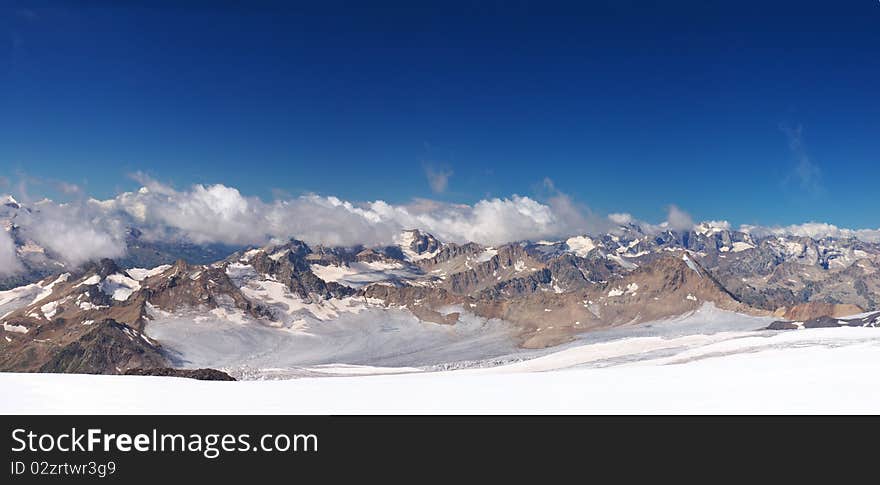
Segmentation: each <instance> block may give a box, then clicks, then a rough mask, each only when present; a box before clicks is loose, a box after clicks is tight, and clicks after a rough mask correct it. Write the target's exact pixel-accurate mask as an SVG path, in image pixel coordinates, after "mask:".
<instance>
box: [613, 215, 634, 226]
mask: <svg viewBox="0 0 880 485" xmlns="http://www.w3.org/2000/svg"><path fill="white" fill-rule="evenodd" d="M608 220H610V221H611V222H613V223H615V224H618V225H621V226H623V225H626V224H629V223H631V222H633V220H634V219H633V216H632V214H627V213H626V212H617V213H613V214H608Z"/></svg>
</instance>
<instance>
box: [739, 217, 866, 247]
mask: <svg viewBox="0 0 880 485" xmlns="http://www.w3.org/2000/svg"><path fill="white" fill-rule="evenodd" d="M740 231H742V232H747V233H749V234H752V235H754V236H759V237H761V236H800V237H809V238H813V239H822V238H825V237H834V238H856V239H859V240H861V241H865V242H871V243H880V229H846V228H841V227H837V226H835V225H834V224H828V223H825V222H807V223H805V224H792V225H789V226H752V225H743V226H740Z"/></svg>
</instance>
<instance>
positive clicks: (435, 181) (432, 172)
mask: <svg viewBox="0 0 880 485" xmlns="http://www.w3.org/2000/svg"><path fill="white" fill-rule="evenodd" d="M425 177H427V179H428V185H430V186H431V191H433V192H434V193H435V194H442V193H443V192H446V189H447V187H449V177H452V170H437V169H435V168H433V167H431V166H428V165H426V166H425Z"/></svg>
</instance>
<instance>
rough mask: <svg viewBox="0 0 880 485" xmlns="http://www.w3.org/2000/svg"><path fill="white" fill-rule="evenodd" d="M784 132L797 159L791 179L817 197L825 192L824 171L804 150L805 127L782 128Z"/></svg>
mask: <svg viewBox="0 0 880 485" xmlns="http://www.w3.org/2000/svg"><path fill="white" fill-rule="evenodd" d="M781 129H782V131H784V132H785V134H786V135H787V136H788V147H789V149H790V150H791V153H792V155H793V156H794V157H795V165H794V167H792V170H791V174H790V175H789V178H794V179H795V180H796V181H797V183H798V185H799V186H800V188H801V189H803V190H804V191H806V192H808V193H810V194H813V195H817V194H820V193H822V192H823V191H824V186H823V184H822V169H821V168H820V167H819V164H817V163H816V162H814V161H813V160H812V159H811V158H810V155H809V154H808V153H807V150H806V148H804V142H803V127H802V126H801V125H798V126H796V127H794V128H791V127H788V126H785V125H783V126H781Z"/></svg>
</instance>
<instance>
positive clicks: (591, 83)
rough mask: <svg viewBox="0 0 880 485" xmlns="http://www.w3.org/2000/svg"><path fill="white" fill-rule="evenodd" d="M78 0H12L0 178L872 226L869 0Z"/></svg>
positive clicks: (1, 67) (48, 188)
mask: <svg viewBox="0 0 880 485" xmlns="http://www.w3.org/2000/svg"><path fill="white" fill-rule="evenodd" d="M75 3H76V2H62V3H59V4H58V5H55V6H53V8H45V7H46V4H45V2H43V3H41V4H40V6H39V8H35V7H34V6H33V5H27V4H25V3H17V4H16V3H13V4H12V6H10V7H4V8H2V10H0V192H6V191H11V192H13V193H15V189H16V187H17V184H18V183H19V182H20V181H21V180H25V181H26V182H28V190H29V191H30V192H31V195H33V196H42V195H50V196H53V197H56V198H63V197H65V196H68V197H69V196H70V195H69V194H68V195H65V194H60V193H57V192H58V185H57V183H56V182H59V181H65V182H67V183H72V184H76V185H77V186H79V187H80V188H82V190H83V192H84V193H87V194H89V195H94V196H96V197H101V198H106V197H110V196H113V195H114V194H116V193H117V192H119V191H121V190H131V189H133V188H136V187H137V186H138V183H137V182H136V181H134V180H132V179H131V178H130V177H129V174H131V173H133V172H137V171H141V172H145V173H147V174H149V175H150V176H152V177H154V178H156V179H158V180H161V181H164V182H167V183H170V184H173V185H175V186H177V187H180V188H185V187H187V186H189V185H191V184H195V183H223V184H226V185H229V186H234V187H237V188H239V189H240V190H241V192H242V193H244V194H247V195H257V196H260V197H262V198H264V199H270V198H272V197H273V196H276V195H278V194H291V195H299V194H302V193H305V192H316V193H320V194H332V195H336V196H339V197H342V198H345V199H348V200H353V201H365V200H375V199H383V200H386V201H389V202H392V203H406V202H408V201H411V200H412V199H415V198H434V199H439V200H442V201H447V202H462V203H469V204H470V203H474V202H476V201H478V200H480V199H483V198H487V197H506V196H509V195H511V194H514V193H516V194H521V195H527V196H531V197H535V198H538V199H540V198H541V197H547V196H548V190H547V187H546V185H545V184H544V183H543V181H544V180H545V178H549V179H552V181H553V184H554V186H555V187H556V189H558V190H560V191H562V192H564V193H566V194H568V195H569V196H571V197H572V198H574V199H575V200H576V201H578V202H579V203H581V204H584V205H585V206H588V207H590V208H591V209H592V210H594V211H596V212H598V213H607V212H629V213H632V214H633V215H634V216H636V217H638V218H640V219H645V220H662V219H663V217H664V216H665V211H666V207H667V206H668V205H669V204H677V205H678V206H680V207H682V208H684V209H685V210H687V211H689V212H690V213H691V214H692V215H693V216H694V218H695V219H698V220H699V219H727V220H730V221H731V222H733V223H734V224H742V223H755V224H767V225H773V224H793V223H800V222H805V221H809V220H819V221H825V222H830V223H834V224H837V225H840V226H846V227H878V226H880V220H878V216H877V214H878V209H880V200H878V198H877V197H876V193H877V180H880V163H878V162H880V160H878V158H880V155H878V153H880V150H878V148H880V96H878V84H877V83H878V82H880V3H878V2H876V1H853V2H847V3H848V4H846V5H844V4H842V3H841V2H838V3H828V2H822V3H817V4H811V3H810V2H791V3H788V2H772V3H774V6H773V7H768V6H766V5H764V3H769V2H746V3H747V5H743V4H742V2H705V1H703V2H665V4H663V5H661V4H659V3H658V2H636V1H627V2H624V1H615V2H612V1H609V2H579V3H578V4H568V5H566V4H562V3H553V2H549V3H548V2H535V3H531V4H530V3H528V2H510V3H508V4H504V3H501V2H491V5H490V2H486V3H482V4H481V3H459V2H443V3H437V4H435V5H434V6H426V5H427V3H425V5H421V6H418V7H416V6H413V5H410V6H406V4H404V3H401V4H386V5H383V6H374V7H372V8H366V7H359V8H350V7H349V8H345V7H344V6H343V5H342V3H335V2H327V3H324V5H325V7H324V8H325V10H318V9H315V8H313V7H305V6H296V7H294V8H290V9H288V10H285V9H282V8H280V7H277V6H276V5H273V4H269V3H261V4H258V5H257V6H256V7H248V8H237V7H235V6H234V5H233V4H229V5H228V6H224V5H222V4H221V5H220V6H217V5H215V6H213V7H211V8H197V7H181V6H174V7H168V8H137V7H134V6H131V7H124V6H123V7H110V8H102V7H101V5H105V4H108V3H109V2H90V3H89V5H93V6H92V7H89V8H85V7H78V8H77V7H75V6H74V4H75ZM126 3H127V2H122V4H123V5H125V4H126ZM180 3H181V2H178V4H180ZM418 3H422V2H418ZM653 3H657V5H654V6H652V5H651V4H653ZM129 5H135V3H129ZM50 6H52V5H51V4H50ZM427 174H433V175H434V176H437V175H438V174H439V175H441V177H440V178H437V177H435V178H434V179H433V180H434V182H435V184H434V186H433V187H432V185H431V183H430V182H431V180H430V177H428V176H427ZM443 175H446V176H447V177H445V178H444V177H442V176H443ZM442 182H445V183H442ZM4 185H5V186H6V187H5V188H4Z"/></svg>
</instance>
